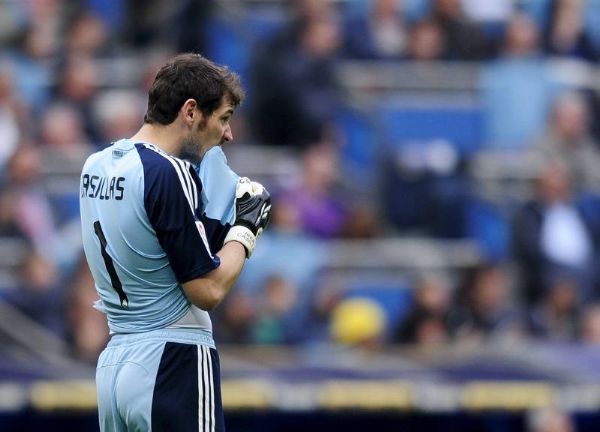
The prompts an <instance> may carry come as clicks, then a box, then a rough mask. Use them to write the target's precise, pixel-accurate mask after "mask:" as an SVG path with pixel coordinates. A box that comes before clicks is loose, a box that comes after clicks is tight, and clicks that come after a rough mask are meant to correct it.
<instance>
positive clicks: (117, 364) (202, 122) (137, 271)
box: [80, 54, 271, 432]
mask: <svg viewBox="0 0 600 432" xmlns="http://www.w3.org/2000/svg"><path fill="white" fill-rule="evenodd" d="M242 98H243V92H242V90H241V86H240V83H239V78H238V77H237V75H235V74H233V73H232V72H230V71H229V70H228V69H227V68H224V67H220V66H218V65H215V64H214V63H212V62H210V61H209V60H207V59H205V58H203V57H201V56H199V55H196V54H181V55H178V56H176V57H174V58H173V59H171V60H170V61H169V62H168V63H167V64H166V65H164V66H163V67H162V68H161V70H160V71H159V72H158V74H157V76H156V78H155V80H154V83H153V85H152V87H151V89H150V91H149V96H148V109H147V112H146V116H145V118H144V124H143V126H142V127H141V129H140V130H139V131H138V132H137V133H136V134H135V135H134V136H133V137H132V138H130V139H122V140H120V141H117V142H115V143H113V144H112V145H111V146H109V147H107V148H106V149H104V150H102V151H100V152H98V153H95V154H93V155H91V156H90V157H89V158H88V160H87V161H86V163H85V165H84V167H83V170H82V174H81V183H80V188H81V189H80V206H81V223H82V231H83V242H84V250H85V255H86V258H87V261H88V265H89V267H90V270H91V272H92V274H93V276H94V280H95V284H96V288H97V291H98V294H99V297H100V300H99V301H98V302H97V304H96V307H97V308H98V309H99V310H101V311H103V312H104V313H105V314H106V315H107V318H108V325H109V329H110V333H111V339H110V341H109V343H108V345H107V347H106V348H105V349H104V351H103V352H102V354H101V355H100V358H99V359H98V365H97V370H96V384H97V395H98V411H99V420H100V429H101V430H102V431H117V432H118V431H149V430H152V431H153V432H157V431H182V432H185V431H223V430H224V421H223V410H222V405H221V392H220V373H219V358H218V354H217V351H216V350H215V344H214V341H213V338H212V326H211V321H210V317H209V315H208V312H207V311H209V310H211V309H213V308H214V307H216V306H217V305H218V304H219V303H220V302H221V301H222V299H223V298H224V297H225V296H226V295H227V293H228V291H229V290H230V289H231V287H232V285H233V284H234V282H235V280H236V279H237V277H238V275H239V273H240V271H241V269H242V267H243V265H244V262H245V260H246V258H249V257H250V256H251V255H252V252H253V250H254V245H255V242H256V238H257V237H258V236H259V235H260V233H261V232H262V230H263V229H264V228H266V226H267V225H268V223H269V220H270V215H271V205H270V197H269V193H268V192H267V191H266V190H265V189H264V188H263V187H262V186H261V185H260V184H258V183H254V182H251V181H250V180H248V179H238V178H237V176H236V175H235V174H234V173H233V172H231V171H230V170H229V171H228V167H227V165H226V161H225V159H224V155H222V153H220V149H219V145H220V144H223V143H224V142H226V141H230V140H231V139H232V138H233V137H232V133H231V127H230V124H229V121H230V119H231V116H232V115H233V112H234V110H235V109H236V107H237V106H238V105H239V104H240V103H241V101H242ZM215 147H216V148H217V150H214V148H215ZM189 155H192V156H194V157H198V156H200V157H203V156H204V162H203V164H202V165H201V167H200V174H201V175H202V176H203V179H204V180H205V181H206V182H208V186H209V188H206V186H205V184H204V183H203V181H202V180H201V178H200V177H199V175H198V173H197V172H196V170H195V168H194V166H193V165H192V164H191V163H190V162H188V161H186V160H184V159H183V157H186V156H189ZM219 170H220V171H219ZM211 173H214V175H215V177H217V178H219V179H221V180H224V181H225V183H222V186H223V188H221V189H220V190H229V192H228V193H227V194H224V193H222V194H221V195H218V194H217V193H216V192H217V189H218V188H217V187H216V186H218V183H215V184H212V185H211V184H210V181H212V180H213V177H212V174H211ZM221 180H215V181H221ZM207 210H208V211H207Z"/></svg>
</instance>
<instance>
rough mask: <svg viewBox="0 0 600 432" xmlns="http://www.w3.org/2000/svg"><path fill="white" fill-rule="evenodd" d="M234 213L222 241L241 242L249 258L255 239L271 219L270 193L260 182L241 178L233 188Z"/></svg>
mask: <svg viewBox="0 0 600 432" xmlns="http://www.w3.org/2000/svg"><path fill="white" fill-rule="evenodd" d="M235 214H236V216H235V222H234V223H233V226H232V227H231V229H230V230H229V232H228V233H227V236H226V237H225V241H224V243H228V242H230V241H237V242H239V243H241V244H242V245H244V247H245V248H246V258H250V256H251V255H252V252H254V246H255V245H256V239H257V238H258V236H260V235H261V234H262V232H263V230H264V229H265V228H266V227H267V225H269V222H270V221H271V195H269V192H268V191H267V190H266V189H265V188H264V187H263V185H261V184H260V183H257V182H253V181H250V179H248V178H246V177H243V178H241V179H240V180H239V181H238V184H237V186H236V188H235Z"/></svg>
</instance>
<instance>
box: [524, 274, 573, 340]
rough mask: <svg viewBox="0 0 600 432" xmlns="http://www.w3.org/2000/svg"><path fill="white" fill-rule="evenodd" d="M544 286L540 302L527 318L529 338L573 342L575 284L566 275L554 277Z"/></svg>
mask: <svg viewBox="0 0 600 432" xmlns="http://www.w3.org/2000/svg"><path fill="white" fill-rule="evenodd" d="M547 286H548V288H547V292H545V293H544V296H543V298H542V300H541V302H540V303H539V304H538V305H536V306H534V307H533V308H532V310H531V312H530V314H529V323H530V332H531V334H532V335H533V336H534V337H537V338H539V339H543V340H554V341H567V342H569V341H574V340H576V338H577V332H578V329H579V306H578V303H579V302H578V296H579V292H578V291H579V290H578V285H577V281H576V280H574V279H573V278H572V277H569V275H568V274H563V275H556V276H554V278H553V280H552V281H550V282H549V283H548V284H547Z"/></svg>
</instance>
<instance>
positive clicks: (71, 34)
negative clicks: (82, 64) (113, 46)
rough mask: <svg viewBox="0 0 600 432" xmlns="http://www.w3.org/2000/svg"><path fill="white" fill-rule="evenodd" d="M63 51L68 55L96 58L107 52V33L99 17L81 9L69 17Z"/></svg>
mask: <svg viewBox="0 0 600 432" xmlns="http://www.w3.org/2000/svg"><path fill="white" fill-rule="evenodd" d="M64 45H65V52H66V53H68V55H70V56H85V57H90V58H98V57H103V56H106V55H107V54H108V53H109V50H108V49H109V34H108V30H107V28H106V25H105V24H104V21H102V20H101V19H100V18H99V17H97V16H96V15H94V14H92V13H91V12H89V11H87V10H83V11H82V12H80V13H78V14H77V15H76V16H75V17H73V18H71V20H70V22H69V24H68V28H67V30H66V34H65V42H64Z"/></svg>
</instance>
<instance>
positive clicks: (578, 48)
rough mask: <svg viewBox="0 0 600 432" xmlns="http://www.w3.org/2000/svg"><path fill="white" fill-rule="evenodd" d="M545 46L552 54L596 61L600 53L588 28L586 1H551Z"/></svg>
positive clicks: (545, 30) (545, 32)
mask: <svg viewBox="0 0 600 432" xmlns="http://www.w3.org/2000/svg"><path fill="white" fill-rule="evenodd" d="M549 8H550V11H549V13H548V18H547V25H546V28H545V29H544V37H543V39H544V49H545V51H546V52H547V53H548V54H550V55H553V56H559V57H565V58H571V59H579V60H585V61H590V62H595V61H597V60H598V59H599V54H600V53H599V52H598V49H597V47H596V46H595V45H594V42H593V40H592V39H591V38H590V36H589V35H588V34H587V30H586V27H585V15H584V14H585V12H586V2H584V1H580V0H551V1H550V3H549Z"/></svg>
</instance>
